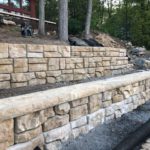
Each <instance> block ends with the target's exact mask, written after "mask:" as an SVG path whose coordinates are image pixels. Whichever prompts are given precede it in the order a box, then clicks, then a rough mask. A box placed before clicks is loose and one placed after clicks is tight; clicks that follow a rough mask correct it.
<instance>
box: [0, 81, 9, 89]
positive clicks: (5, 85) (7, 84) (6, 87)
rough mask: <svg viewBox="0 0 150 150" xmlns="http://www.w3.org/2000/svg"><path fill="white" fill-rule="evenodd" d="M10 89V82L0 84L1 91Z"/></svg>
mask: <svg viewBox="0 0 150 150" xmlns="http://www.w3.org/2000/svg"><path fill="white" fill-rule="evenodd" d="M8 88H10V81H2V82H0V89H8Z"/></svg>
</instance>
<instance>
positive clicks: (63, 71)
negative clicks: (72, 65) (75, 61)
mask: <svg viewBox="0 0 150 150" xmlns="http://www.w3.org/2000/svg"><path fill="white" fill-rule="evenodd" d="M62 74H73V70H62Z"/></svg>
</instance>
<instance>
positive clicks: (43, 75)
mask: <svg viewBox="0 0 150 150" xmlns="http://www.w3.org/2000/svg"><path fill="white" fill-rule="evenodd" d="M35 76H36V77H37V78H39V79H43V78H46V72H36V73H35Z"/></svg>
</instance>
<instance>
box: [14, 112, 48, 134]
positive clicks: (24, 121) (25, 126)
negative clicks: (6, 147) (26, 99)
mask: <svg viewBox="0 0 150 150" xmlns="http://www.w3.org/2000/svg"><path fill="white" fill-rule="evenodd" d="M47 115H48V114H47V111H45V110H41V111H38V112H34V113H32V114H27V115H24V116H21V117H17V118H16V119H15V133H21V132H24V131H27V130H31V129H35V128H37V127H39V126H40V125H41V124H43V123H44V122H45V121H46V120H47Z"/></svg>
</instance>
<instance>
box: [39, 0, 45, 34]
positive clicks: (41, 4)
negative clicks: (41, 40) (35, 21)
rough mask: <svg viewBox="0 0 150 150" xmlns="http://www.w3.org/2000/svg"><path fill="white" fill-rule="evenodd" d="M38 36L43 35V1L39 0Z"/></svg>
mask: <svg viewBox="0 0 150 150" xmlns="http://www.w3.org/2000/svg"><path fill="white" fill-rule="evenodd" d="M39 34H40V35H45V0H39Z"/></svg>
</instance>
